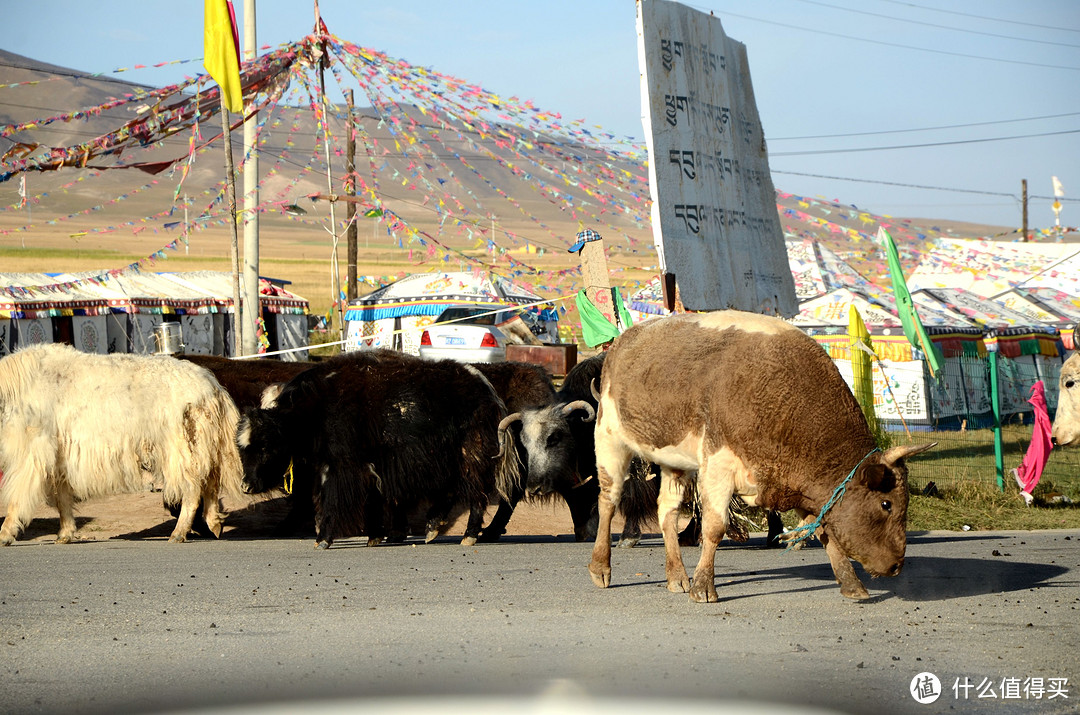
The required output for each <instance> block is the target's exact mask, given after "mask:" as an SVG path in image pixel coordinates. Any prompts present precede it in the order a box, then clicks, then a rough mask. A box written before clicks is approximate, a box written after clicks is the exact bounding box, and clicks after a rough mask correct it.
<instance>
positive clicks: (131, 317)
mask: <svg viewBox="0 0 1080 715" xmlns="http://www.w3.org/2000/svg"><path fill="white" fill-rule="evenodd" d="M260 293H261V300H260V303H261V309H262V317H263V320H264V322H265V323H266V326H267V338H268V341H269V346H268V349H269V350H283V349H290V348H301V347H305V346H306V345H307V312H308V303H307V301H306V300H305V299H303V298H301V297H300V296H297V295H294V294H292V293H290V292H289V291H287V290H286V289H285V288H284V287H283V286H281V285H279V284H276V283H274V282H272V281H270V280H268V279H260ZM231 312H232V276H231V275H230V274H229V273H221V272H212V271H198V272H189V273H143V272H139V271H127V272H123V273H116V274H98V273H78V274H65V273H58V274H48V273H9V274H0V355H3V354H6V353H8V352H10V351H11V350H14V349H16V348H18V347H20V346H23V345H28V344H35V343H43V342H67V343H70V344H72V345H75V346H76V347H78V348H79V349H80V350H83V351H84V352H99V353H105V352H135V353H152V352H154V350H155V349H156V345H155V343H154V338H153V335H154V328H156V327H157V325H158V324H160V323H161V322H163V321H166V320H168V321H174V322H179V323H180V324H181V336H182V341H183V343H184V345H185V352H189V353H201V354H215V355H227V354H230V353H231V349H230V348H231V344H232V340H231V327H232V326H231V321H230V320H227V319H226V315H227V314H229V313H231ZM283 359H293V360H296V359H306V351H300V352H298V353H288V354H287V355H285V356H283Z"/></svg>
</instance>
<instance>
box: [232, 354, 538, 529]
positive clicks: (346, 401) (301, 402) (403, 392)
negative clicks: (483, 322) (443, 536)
mask: <svg viewBox="0 0 1080 715" xmlns="http://www.w3.org/2000/svg"><path fill="white" fill-rule="evenodd" d="M505 410H506V408H505V406H504V404H503V402H502V400H501V399H499V397H498V395H497V394H496V393H495V391H494V389H493V388H492V386H491V384H490V383H489V382H488V381H487V380H486V379H485V378H484V377H483V375H481V374H480V373H479V372H478V371H477V370H476V369H475V368H473V367H471V366H468V365H464V364H461V363H457V362H453V361H448V360H438V361H432V360H423V359H421V358H417V357H413V356H410V355H403V354H400V353H393V352H390V351H385V350H375V351H358V352H351V353H345V354H343V355H339V356H336V357H333V358H330V359H328V360H325V361H323V362H321V363H319V364H317V365H316V366H315V367H313V368H311V369H309V370H306V371H305V372H303V373H302V374H300V375H298V376H297V377H295V378H293V379H292V380H290V381H289V382H288V383H287V384H286V385H285V387H284V388H283V389H282V391H281V393H280V395H278V397H277V399H276V400H275V402H274V404H273V405H272V406H270V407H268V408H258V409H253V410H249V411H247V412H246V413H245V415H244V417H243V419H242V422H241V426H240V430H239V434H238V437H237V443H238V445H239V448H240V455H241V460H242V462H243V466H244V489H245V491H247V492H249V493H258V492H265V491H268V490H270V489H273V488H276V487H278V486H280V484H281V475H282V474H283V473H285V472H291V473H293V474H294V475H296V479H298V480H299V479H305V480H309V481H312V482H313V483H312V484H308V485H301V484H300V483H299V482H298V483H296V484H294V485H293V488H294V489H296V490H297V491H298V493H304V494H306V493H309V490H310V493H311V494H312V496H313V501H314V505H315V510H316V545H317V546H318V547H319V548H328V547H329V546H330V545H331V544H332V543H333V541H334V540H335V539H337V538H341V537H345V536H353V535H367V536H368V537H369V543H375V542H377V541H379V540H381V539H382V538H383V537H384V536H385V534H386V525H387V523H388V522H389V523H390V525H391V526H393V525H394V524H395V523H397V521H398V516H399V515H401V514H411V513H413V512H415V511H417V510H422V511H423V512H424V515H425V517H424V518H425V524H426V537H427V540H428V541H430V540H432V539H433V538H435V537H436V536H437V535H438V534H439V533H441V532H442V531H443V530H444V529H445V527H446V525H447V523H449V521H450V519H451V517H452V516H453V512H454V510H455V509H456V508H462V507H463V508H465V509H467V510H468V511H469V520H468V524H467V526H466V529H465V535H464V537H463V539H462V543H463V544H471V543H475V541H476V539H477V537H478V536H479V534H480V529H481V526H482V524H483V517H484V514H485V510H486V508H487V505H488V502H489V499H490V498H492V497H493V496H494V495H495V494H496V493H497V494H499V495H502V496H503V497H504V498H505V497H506V496H507V495H508V494H510V493H511V492H512V491H513V490H514V489H516V488H519V487H518V486H517V479H518V473H517V471H516V460H515V459H514V458H513V455H512V454H511V452H512V450H509V449H507V450H502V449H500V444H499V436H498V433H497V430H496V426H497V425H498V423H499V421H500V420H501V419H502V418H503V417H504V416H505ZM500 453H501V454H503V457H502V458H501V459H496V455H498V454H500Z"/></svg>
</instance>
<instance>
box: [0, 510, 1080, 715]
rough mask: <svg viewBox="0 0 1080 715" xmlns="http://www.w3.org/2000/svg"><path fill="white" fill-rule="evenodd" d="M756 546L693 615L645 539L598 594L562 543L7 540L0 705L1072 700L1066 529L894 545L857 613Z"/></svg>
mask: <svg viewBox="0 0 1080 715" xmlns="http://www.w3.org/2000/svg"><path fill="white" fill-rule="evenodd" d="M761 543H762V537H761V535H755V538H753V539H751V542H750V543H749V544H748V545H725V546H723V547H722V548H721V549H720V551H719V553H718V555H717V588H718V590H719V593H720V598H721V601H720V603H716V604H695V603H692V602H690V601H689V599H688V597H687V596H686V595H684V594H672V593H669V592H668V591H667V590H666V588H665V585H664V577H663V548H662V546H661V544H660V541H659V539H657V538H652V539H646V540H645V541H644V542H643V544H642V546H639V547H638V548H636V549H615V550H614V555H613V575H612V587H611V588H609V589H606V590H602V589H598V588H596V587H595V586H593V585H592V582H591V581H590V579H589V576H588V573H587V571H586V564H587V563H588V560H589V550H590V548H591V545H590V544H577V543H573V542H572V541H570V540H569V538H568V537H566V538H550V537H512V538H510V539H508V540H507V541H505V542H503V543H499V544H482V545H478V546H475V547H467V548H466V547H462V546H460V545H458V544H456V543H455V542H454V540H452V539H449V538H447V539H442V540H440V541H437V542H436V543H433V544H426V545H425V544H422V543H417V544H413V543H408V544H404V545H390V546H380V547H376V548H368V547H366V546H365V545H363V541H362V540H346V541H343V542H339V543H338V544H335V546H334V548H332V549H330V550H329V551H316V550H314V549H313V548H312V542H310V541H307V540H271V539H259V540H239V539H225V540H222V541H218V542H209V541H194V542H191V543H187V544H168V543H165V542H164V541H163V540H160V539H149V540H138V541H136V540H120V539H113V540H109V541H101V542H92V543H79V544H73V545H70V546H63V545H55V544H52V543H41V542H17V543H16V544H15V545H14V546H12V547H9V548H6V549H0V712H5V713H36V712H48V713H61V712H62V713H117V712H159V711H163V710H187V709H202V708H230V709H231V708H233V707H237V706H243V705H248V706H251V705H255V706H257V707H258V708H259V712H268V711H273V709H274V708H276V709H277V711H291V710H295V709H296V708H297V706H298V704H303V705H304V706H305V707H307V708H309V709H310V708H311V707H312V706H313V705H314V704H316V703H321V704H322V705H323V706H324V707H323V709H324V710H326V711H330V710H335V708H336V706H337V705H340V704H341V700H340V699H345V700H344V704H345V705H346V706H350V707H351V706H353V705H356V704H357V703H366V704H368V705H375V706H377V707H376V710H383V711H387V710H391V709H393V710H395V711H396V712H409V711H417V712H418V711H420V710H421V709H423V710H424V711H427V712H430V711H432V710H436V711H439V712H455V711H456V710H460V711H462V712H464V711H465V710H468V711H469V712H472V713H482V712H505V710H506V707H509V706H508V705H507V703H512V704H513V706H514V707H516V708H517V711H519V712H560V713H561V712H572V711H574V710H575V709H578V710H580V711H581V712H585V711H586V710H587V711H588V712H590V713H598V712H605V711H612V712H613V711H615V710H618V711H619V712H621V713H626V712H636V711H643V710H644V709H645V708H648V709H649V712H651V713H655V712H658V711H660V712H664V711H670V710H675V709H678V710H680V711H682V712H684V713H686V712H690V713H693V712H697V711H701V712H706V711H707V712H709V713H712V714H713V715H716V714H717V713H725V712H748V711H749V710H747V707H748V703H756V704H758V705H760V706H762V708H761V710H760V711H761V712H781V713H787V714H789V715H798V714H799V713H803V712H807V711H808V708H809V709H810V710H813V709H816V708H822V709H825V710H827V711H834V712H844V713H875V714H878V713H881V714H884V713H894V712H895V713H923V712H925V713H931V712H949V711H951V712H984V711H985V712H991V711H992V712H998V713H1000V712H1009V713H1012V712H1023V713H1027V712H1030V713H1064V712H1076V710H1077V707H1078V704H1080V582H1078V581H1080V576H1078V575H1080V532H1078V531H1048V532H993V533H988V532H971V533H963V534H958V533H947V532H931V533H922V534H913V535H912V536H911V539H910V543H909V547H908V552H907V560H906V565H905V568H904V572H903V573H902V574H901V575H900V576H899V577H897V578H892V579H878V580H873V581H871V580H869V579H868V578H867V577H865V575H864V574H862V572H861V570H860V571H859V573H860V575H862V576H863V577H864V580H865V581H866V583H867V586H868V588H869V589H870V592H871V594H872V596H873V597H874V598H872V599H871V600H870V601H866V602H858V603H857V602H852V601H848V600H847V599H844V598H843V597H842V596H840V592H839V588H838V587H837V586H836V584H835V582H834V581H833V578H832V573H831V570H830V569H829V565H828V561H827V559H826V557H825V553H824V551H823V550H822V549H821V548H820V546H818V547H817V548H813V547H811V548H807V549H804V550H802V551H797V552H788V553H785V552H782V551H773V550H765V549H762V548H760V545H761ZM684 552H685V553H684V558H685V560H686V562H687V563H688V564H690V565H692V564H693V563H694V562H695V561H696V558H697V549H684ZM924 672H928V673H933V674H934V675H936V676H937V678H938V679H939V682H940V687H939V689H938V692H940V695H939V698H938V699H937V701H936V702H934V703H931V704H925V705H924V704H920V703H918V702H916V700H915V699H914V697H913V695H912V694H911V692H909V691H910V688H911V686H912V681H913V679H914V678H916V676H918V675H919V674H920V673H924ZM965 679H966V680H965ZM1039 679H1041V680H1039ZM1063 681H1065V682H1063ZM918 682H919V683H925V682H926V681H925V680H920V681H918ZM965 683H968V684H970V686H971V687H970V688H968V689H966V690H965V688H964V684H965ZM1040 686H1041V687H1040ZM980 688H981V690H980ZM925 690H926V688H925V687H924V688H923V691H924V692H925ZM916 692H918V689H917V690H916ZM991 693H992V694H993V695H995V696H996V697H995V698H993V699H991V698H990V697H989V694H991ZM965 694H966V697H965ZM1036 694H1041V696H1042V697H1041V698H1036V697H1035V696H1036ZM1065 695H1067V698H1066V697H1064V696H1065ZM980 696H981V697H980ZM478 697H479V698H480V699H479V700H477V698H478ZM328 698H333V699H337V700H334V701H330V702H325V701H324V699H328ZM387 698H389V700H387ZM399 698H408V700H406V701H403V700H399ZM485 705H486V706H487V708H486V709H485V707H484V706H485ZM335 711H336V710H335Z"/></svg>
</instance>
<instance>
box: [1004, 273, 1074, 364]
mask: <svg viewBox="0 0 1080 715" xmlns="http://www.w3.org/2000/svg"><path fill="white" fill-rule="evenodd" d="M992 300H994V301H995V302H997V303H1001V304H1002V305H1004V306H1005V307H1006V308H1011V309H1012V310H1014V311H1016V312H1018V313H1022V314H1024V315H1026V316H1028V317H1030V318H1032V319H1034V320H1038V321H1039V322H1041V323H1047V324H1048V325H1052V326H1054V327H1056V328H1057V329H1058V332H1060V333H1061V342H1062V344H1063V345H1064V346H1065V349H1066V350H1076V343H1075V340H1074V332H1075V329H1076V324H1077V323H1080V298H1077V297H1075V296H1072V295H1069V294H1068V293H1063V292H1062V291H1060V290H1057V289H1055V288H1014V289H1013V290H1010V291H1007V292H1006V293H1003V294H1001V295H996V296H993V298H992Z"/></svg>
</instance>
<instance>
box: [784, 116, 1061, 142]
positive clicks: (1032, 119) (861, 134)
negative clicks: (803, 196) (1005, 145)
mask: <svg viewBox="0 0 1080 715" xmlns="http://www.w3.org/2000/svg"><path fill="white" fill-rule="evenodd" d="M1078 115H1080V112H1066V113H1065V114H1048V115H1046V116H1042V117H1025V118H1023V119H998V120H995V121H992V122H970V123H968V124H946V125H943V126H939V127H920V128H917V129H885V130H882V131H876V132H849V133H847V134H818V135H815V136H805V137H766V139H768V140H769V141H771V142H774V141H792V140H796V139H842V138H847V137H866V136H874V135H879V134H904V133H908V132H932V131H938V130H941V129H968V128H970V127H985V126H990V125H992V124H1012V123H1015V122H1035V121H1040V120H1043V119H1060V118H1061V117H1075V116H1078Z"/></svg>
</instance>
